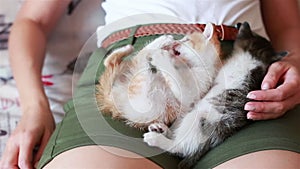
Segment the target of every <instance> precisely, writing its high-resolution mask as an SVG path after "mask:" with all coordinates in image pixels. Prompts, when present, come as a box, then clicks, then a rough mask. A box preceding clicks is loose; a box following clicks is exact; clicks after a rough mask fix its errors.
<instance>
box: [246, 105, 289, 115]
mask: <svg viewBox="0 0 300 169" xmlns="http://www.w3.org/2000/svg"><path fill="white" fill-rule="evenodd" d="M244 109H245V110H246V111H249V112H261V113H268V114H270V117H271V116H272V115H274V117H275V116H276V117H278V116H277V115H276V114H278V115H282V114H283V113H284V112H285V111H286V110H287V105H286V103H285V102H248V103H246V104H245V107H244ZM272 117H273V116H272Z"/></svg>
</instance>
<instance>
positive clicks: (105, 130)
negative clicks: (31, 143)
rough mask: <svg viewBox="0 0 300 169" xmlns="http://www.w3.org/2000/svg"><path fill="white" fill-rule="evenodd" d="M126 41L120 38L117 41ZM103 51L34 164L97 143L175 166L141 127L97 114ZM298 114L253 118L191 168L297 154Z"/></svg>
mask: <svg viewBox="0 0 300 169" xmlns="http://www.w3.org/2000/svg"><path fill="white" fill-rule="evenodd" d="M146 40H149V39H146ZM144 41H145V40H143V41H142V40H141V41H140V42H139V39H137V40H135V42H134V43H135V45H139V44H140V45H141V44H143V43H144ZM127 43H128V42H121V43H119V44H117V45H116V46H118V45H122V44H127ZM106 53H107V51H106V50H104V49H99V50H98V51H96V52H95V53H94V54H93V55H92V56H91V58H90V60H89V63H88V65H87V67H86V69H85V71H84V73H83V75H82V77H81V79H80V81H79V83H78V86H77V89H76V91H75V93H74V97H73V100H72V101H70V102H69V103H67V104H66V105H65V111H66V116H65V117H64V119H63V121H62V122H61V123H60V124H59V125H58V126H57V128H56V130H55V132H54V134H53V135H52V137H51V140H50V141H49V144H48V146H47V147H46V149H45V152H44V155H43V157H42V159H41V161H40V163H39V167H43V166H44V165H46V164H47V163H48V162H49V161H51V160H52V159H53V158H55V157H56V156H58V155H59V154H61V153H63V152H66V151H68V150H71V149H74V148H78V147H82V146H89V145H102V146H111V147H117V148H121V149H125V150H128V151H131V152H135V153H136V154H139V155H141V156H144V157H146V158H147V159H149V160H151V161H153V162H154V163H156V164H157V165H159V166H161V167H163V168H176V166H177V164H178V163H179V162H180V158H178V157H176V156H172V155H170V154H168V153H164V152H162V151H161V150H159V149H157V148H152V147H149V146H147V145H146V144H145V143H143V141H142V134H143V132H141V131H139V130H137V129H134V128H130V127H128V126H127V125H125V124H124V123H123V122H122V121H116V120H112V119H111V117H104V116H101V115H100V113H99V111H98V109H97V105H96V102H95V97H94V95H95V83H96V80H97V78H98V76H99V75H100V74H101V72H103V70H104V69H103V64H102V63H101V62H102V59H103V56H104V55H105V54H106ZM299 119H300V107H296V108H295V109H293V110H291V111H290V112H288V113H287V114H286V115H285V116H284V117H282V118H280V119H276V120H268V121H259V122H254V123H253V124H250V125H249V126H246V127H244V128H243V129H242V130H241V131H240V132H238V133H236V134H235V135H233V136H232V137H230V138H228V139H227V140H226V141H225V142H224V143H223V144H221V145H219V146H218V147H216V148H214V149H212V150H211V151H209V152H208V153H207V154H206V155H205V156H204V157H203V158H202V159H201V160H200V161H199V162H198V163H197V165H196V168H212V167H215V166H217V165H219V164H221V163H223V162H225V161H228V160H230V159H233V158H236V157H239V156H242V155H245V154H248V153H253V152H258V151H263V150H288V151H293V152H298V153H300V134H299V132H298V129H299V128H300V123H299Z"/></svg>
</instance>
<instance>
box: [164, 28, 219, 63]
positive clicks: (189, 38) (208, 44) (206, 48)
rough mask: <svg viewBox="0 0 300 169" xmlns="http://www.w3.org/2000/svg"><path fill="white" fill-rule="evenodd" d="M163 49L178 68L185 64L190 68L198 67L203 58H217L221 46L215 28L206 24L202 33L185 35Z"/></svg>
mask: <svg viewBox="0 0 300 169" xmlns="http://www.w3.org/2000/svg"><path fill="white" fill-rule="evenodd" d="M164 49H165V50H168V51H169V52H170V54H171V56H172V57H173V59H174V61H175V62H177V63H175V64H177V65H178V66H180V65H182V64H185V65H188V66H189V67H192V66H197V65H200V64H201V59H203V57H210V55H217V56H219V55H220V51H221V46H220V41H219V40H218V36H217V33H216V30H215V26H214V25H213V24H211V23H208V24H207V25H206V27H205V29H204V31H203V32H193V33H191V34H187V35H186V36H185V37H183V38H182V39H181V40H178V41H175V42H174V43H172V44H170V45H168V46H165V47H164ZM202 64H203V63H202Z"/></svg>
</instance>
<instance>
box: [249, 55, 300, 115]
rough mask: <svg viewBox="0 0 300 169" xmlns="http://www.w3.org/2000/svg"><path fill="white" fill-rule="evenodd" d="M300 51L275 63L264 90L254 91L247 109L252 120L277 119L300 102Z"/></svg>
mask: <svg viewBox="0 0 300 169" xmlns="http://www.w3.org/2000/svg"><path fill="white" fill-rule="evenodd" d="M299 56H300V52H298V53H297V56H296V53H291V54H290V56H286V57H285V58H283V59H282V60H281V61H279V62H275V63H273V64H272V65H271V66H270V67H269V70H268V72H267V74H266V76H265V78H264V80H263V82H262V86H261V88H262V90H258V91H252V92H250V93H249V94H248V96H247V97H248V98H250V99H253V100H257V101H259V102H248V103H247V104H246V105H245V110H247V111H249V112H248V114H247V117H248V118H249V119H252V120H267V119H275V118H278V117H280V116H282V115H284V114H285V112H286V111H288V110H289V109H292V108H293V107H295V106H296V105H297V104H299V103H300V87H299V85H300V60H299V58H300V57H299Z"/></svg>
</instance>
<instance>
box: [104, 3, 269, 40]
mask: <svg viewBox="0 0 300 169" xmlns="http://www.w3.org/2000/svg"><path fill="white" fill-rule="evenodd" d="M102 7H103V9H104V10H105V11H106V16H105V21H106V24H110V23H112V22H114V21H117V20H119V19H121V18H124V17H127V16H131V15H136V14H145V13H159V14H165V15H169V16H173V17H178V18H180V19H182V20H184V21H186V22H188V23H208V22H211V23H214V24H218V25H219V24H225V25H235V24H236V23H238V22H244V21H247V22H249V23H250V26H251V27H252V29H253V31H255V32H256V33H258V34H260V35H262V36H265V37H267V36H266V32H265V29H264V26H263V22H262V17H261V12H260V3H259V0H128V1H126V0H106V1H105V2H103V3H102ZM158 22H159V21H158Z"/></svg>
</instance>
